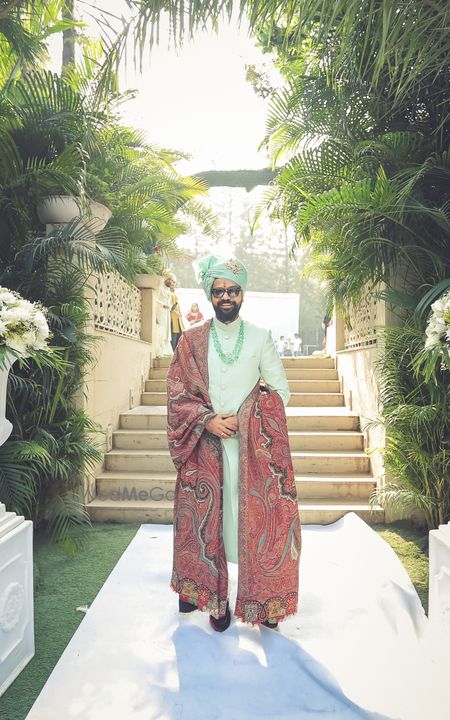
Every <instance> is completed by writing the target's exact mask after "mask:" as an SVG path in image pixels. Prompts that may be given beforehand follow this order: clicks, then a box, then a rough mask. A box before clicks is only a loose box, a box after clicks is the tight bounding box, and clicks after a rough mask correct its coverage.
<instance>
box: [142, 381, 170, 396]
mask: <svg viewBox="0 0 450 720" xmlns="http://www.w3.org/2000/svg"><path fill="white" fill-rule="evenodd" d="M145 392H164V393H165V392H167V378H161V379H159V380H154V379H152V380H146V381H145Z"/></svg>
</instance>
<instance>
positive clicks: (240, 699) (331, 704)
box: [27, 513, 450, 720]
mask: <svg viewBox="0 0 450 720" xmlns="http://www.w3.org/2000/svg"><path fill="white" fill-rule="evenodd" d="M171 554H172V527H171V526H163V525H142V526H141V528H140V529H139V531H138V533H137V534H136V536H135V538H134V539H133V541H132V542H131V544H130V545H129V546H128V548H127V550H126V551H125V552H124V554H123V555H122V557H121V559H120V560H119V562H118V563H117V565H116V567H115V568H114V570H113V572H112V573H111V575H110V576H109V578H108V580H107V582H106V583H105V585H104V586H103V588H102V589H101V591H100V592H99V594H98V596H97V598H96V599H95V601H94V603H93V604H92V606H91V607H90V609H89V611H88V613H87V614H86V617H85V618H84V620H83V622H82V623H81V625H80V627H79V628H78V630H77V632H76V633H75V635H74V636H73V638H72V640H71V641H70V643H69V645H68V646H67V648H66V650H65V652H64V654H63V655H62V657H61V659H60V661H59V662H58V664H57V666H56V667H55V669H54V671H53V673H52V674H51V676H50V678H49V679H48V681H47V683H46V685H45V687H44V688H43V690H42V692H41V694H40V696H39V697H38V698H37V700H36V702H35V704H34V706H33V708H32V709H31V711H30V713H29V715H28V718H27V720H63V719H64V720H72V719H77V720H153V719H156V718H158V719H160V718H163V719H164V720H165V719H167V720H169V719H170V720H319V718H320V720H325V719H328V718H333V719H336V720H354V719H356V718H358V719H364V720H394V719H395V720H449V718H450V710H449V707H450V706H449V703H448V694H447V691H448V681H449V677H450V676H449V668H448V667H445V663H444V661H443V659H442V657H439V658H438V653H436V652H435V648H434V647H433V645H432V644H431V642H430V638H429V636H428V621H427V618H426V617H425V614H424V612H423V609H422V606H421V604H420V601H419V598H418V596H417V594H416V592H415V590H414V587H413V585H412V584H411V582H410V580H409V578H408V575H407V574H406V572H405V570H404V569H403V566H402V565H401V563H400V561H399V560H398V558H397V556H396V555H395V553H394V552H393V551H392V550H391V548H390V547H389V546H388V545H387V544H386V543H385V542H384V541H383V540H382V539H381V538H380V537H379V536H378V535H377V534H376V533H375V532H374V531H373V530H371V528H370V527H369V526H368V525H366V524H365V523H364V522H363V521H362V520H360V519H359V518H358V517H357V516H356V515H354V514H353V513H351V514H349V515H347V516H346V517H345V518H343V519H342V520H339V521H338V522H336V523H334V524H333V525H328V526H324V527H322V526H317V525H316V526H306V527H304V528H303V551H302V559H301V565H300V594H301V605H300V610H299V612H298V614H297V615H296V616H295V617H293V618H291V619H289V620H287V621H285V622H283V623H280V625H279V631H273V630H268V629H266V628H261V629H260V628H257V627H251V626H247V625H243V624H242V623H241V622H239V621H237V620H236V619H233V620H232V624H231V626H230V628H229V629H228V630H227V631H226V632H224V633H223V634H220V633H215V632H214V631H213V630H212V628H211V627H210V625H209V620H208V615H207V614H206V613H200V612H194V613H191V614H190V615H185V616H180V615H179V613H178V602H177V599H178V598H177V595H175V594H174V593H173V592H172V591H171V590H170V588H169V587H168V582H169V578H170V572H171ZM230 570H233V571H235V566H230ZM230 575H231V576H234V578H233V582H232V590H231V597H232V599H233V598H234V597H235V584H236V583H235V579H236V578H235V572H232V573H230ZM233 607H234V604H233Z"/></svg>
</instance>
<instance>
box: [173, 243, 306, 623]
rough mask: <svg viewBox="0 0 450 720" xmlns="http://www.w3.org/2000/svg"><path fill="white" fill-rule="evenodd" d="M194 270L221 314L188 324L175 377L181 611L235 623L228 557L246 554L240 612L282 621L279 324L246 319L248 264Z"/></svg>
mask: <svg viewBox="0 0 450 720" xmlns="http://www.w3.org/2000/svg"><path fill="white" fill-rule="evenodd" d="M196 270H197V279H198V280H199V281H200V282H201V284H202V286H203V289H204V291H205V293H206V296H207V298H208V300H210V301H211V303H212V305H213V310H214V313H215V318H214V319H213V320H212V321H211V320H208V321H206V322H205V323H203V324H200V325H195V326H193V327H192V328H189V329H188V330H186V331H185V332H184V333H183V336H182V338H181V339H180V342H179V344H178V347H177V350H176V351H175V354H174V356H173V359H172V363H171V366H170V368H169V372H168V377H167V380H168V438H169V448H170V452H171V456H172V460H173V462H174V464H175V467H176V468H177V471H178V475H177V483H176V490H175V506H174V563H173V574H172V582H171V586H172V588H173V589H174V590H175V591H176V592H177V593H179V596H180V597H179V609H180V611H181V612H191V611H192V610H195V609H197V608H198V609H200V610H207V611H209V613H210V622H211V625H212V627H213V628H214V629H215V630H217V631H223V630H226V629H227V627H228V626H229V624H230V619H231V614H230V609H229V603H228V569H227V561H228V562H233V563H238V593H237V601H236V608H235V615H236V616H237V617H239V618H240V619H241V620H243V621H244V622H250V623H253V624H255V623H262V624H264V625H266V626H268V627H272V628H274V627H276V626H277V623H278V622H279V621H280V620H283V619H284V618H285V617H286V616H287V615H290V614H293V613H295V612H296V610H297V598H298V564H299V556H300V545H301V538H300V519H299V514H298V505H297V495H296V487H295V481H294V473H293V469H292V462H291V456H290V451H289V442H288V434H287V427H286V417H285V411H284V404H286V403H287V402H288V400H289V389H288V383H287V380H286V374H285V372H284V368H283V365H282V362H281V360H280V357H279V355H278V352H277V350H276V348H275V345H274V342H273V340H272V337H271V334H270V331H268V330H265V329H263V328H259V327H257V326H255V325H253V324H251V323H249V322H247V321H244V320H242V319H241V318H240V315H239V313H240V309H241V305H242V302H243V300H244V292H245V288H246V284H247V270H246V268H245V266H244V265H243V264H242V263H241V262H240V261H239V260H236V259H231V260H224V259H222V258H219V257H216V256H214V255H212V256H209V257H206V258H202V259H201V260H199V261H198V263H196ZM262 378H263V380H264V387H263V386H262V385H261V379H262Z"/></svg>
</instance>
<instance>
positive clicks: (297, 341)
mask: <svg viewBox="0 0 450 720" xmlns="http://www.w3.org/2000/svg"><path fill="white" fill-rule="evenodd" d="M292 349H293V351H294V357H300V355H301V354H302V339H301V337H300V335H299V334H298V333H294V339H293V341H292Z"/></svg>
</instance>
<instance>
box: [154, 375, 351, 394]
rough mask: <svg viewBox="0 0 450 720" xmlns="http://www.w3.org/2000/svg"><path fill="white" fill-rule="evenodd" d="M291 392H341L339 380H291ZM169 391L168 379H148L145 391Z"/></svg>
mask: <svg viewBox="0 0 450 720" xmlns="http://www.w3.org/2000/svg"><path fill="white" fill-rule="evenodd" d="M289 390H290V391H291V393H340V392H341V383H340V382H339V380H289ZM166 391H167V380H166V379H165V378H161V379H159V380H146V381H145V392H156V393H164V392H166Z"/></svg>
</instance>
